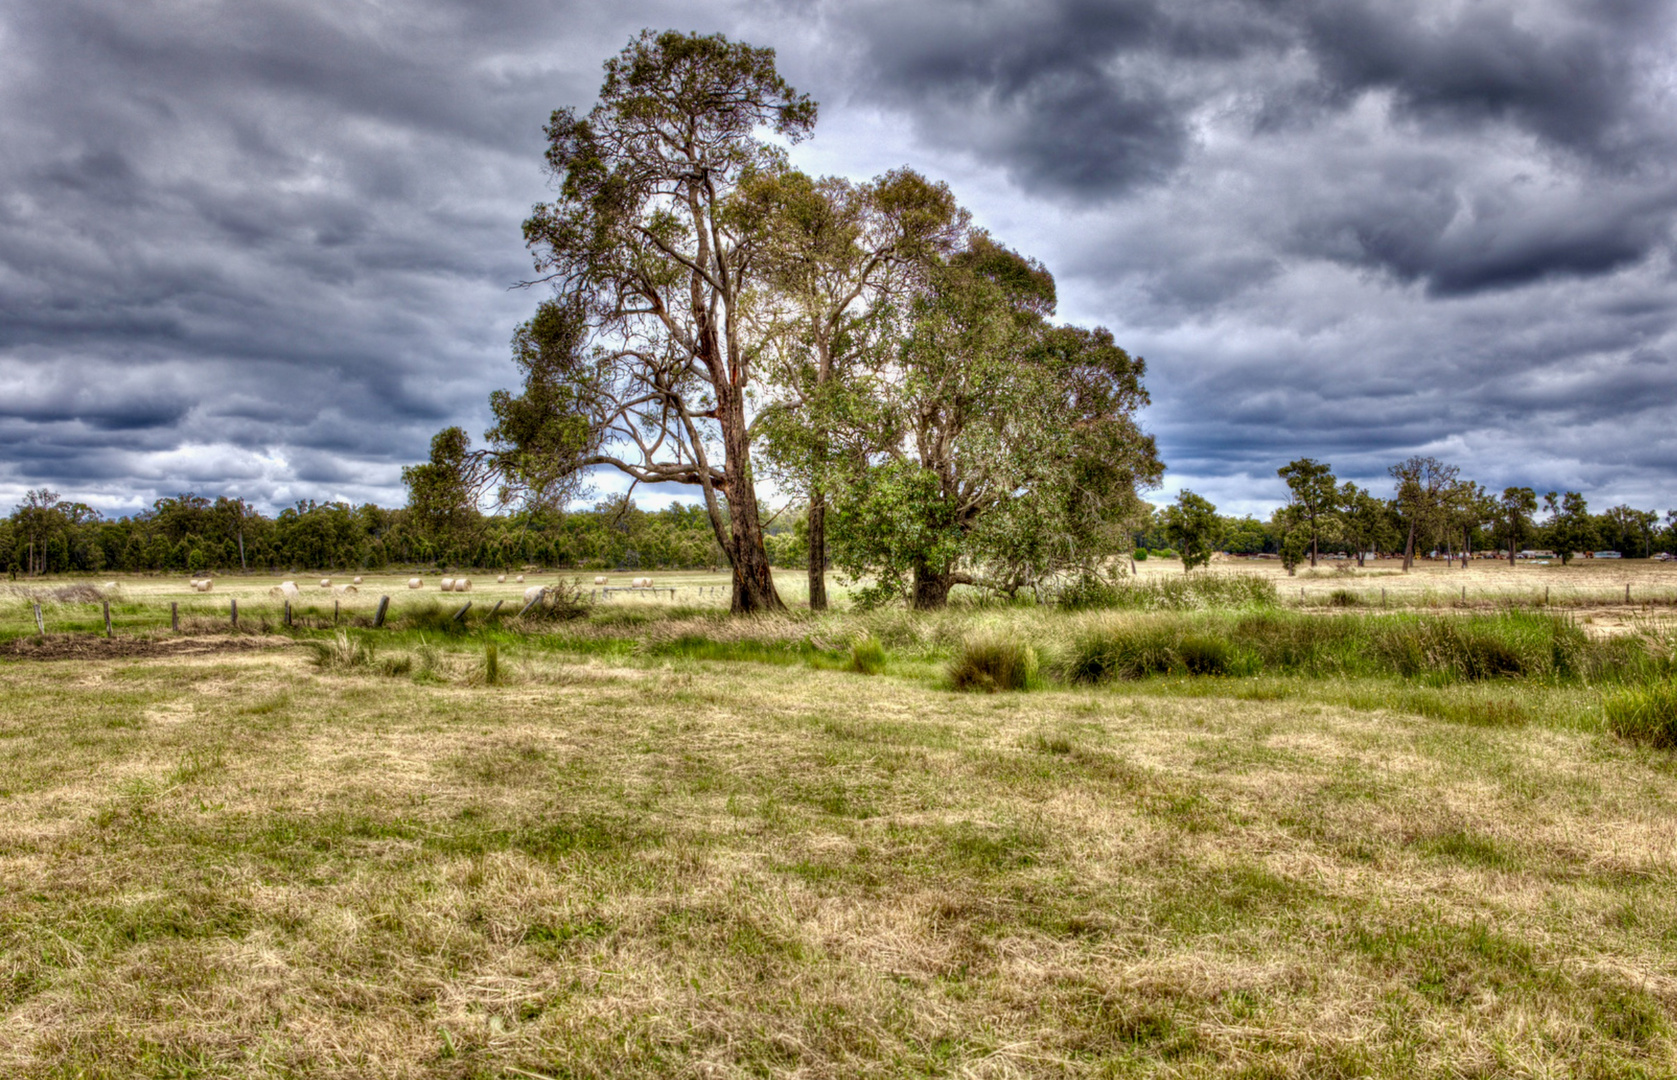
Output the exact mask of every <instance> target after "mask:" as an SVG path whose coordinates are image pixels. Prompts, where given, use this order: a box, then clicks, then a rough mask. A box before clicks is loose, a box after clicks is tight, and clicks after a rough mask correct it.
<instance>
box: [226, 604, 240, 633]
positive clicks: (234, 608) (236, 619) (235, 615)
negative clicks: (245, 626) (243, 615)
mask: <svg viewBox="0 0 1677 1080" xmlns="http://www.w3.org/2000/svg"><path fill="white" fill-rule="evenodd" d="M228 603H229V604H230V605H231V606H232V611H233V615H232V619H233V629H235V630H237V629H238V628H239V601H238V598H237V597H234V598H233V599H232V600H230V601H228Z"/></svg>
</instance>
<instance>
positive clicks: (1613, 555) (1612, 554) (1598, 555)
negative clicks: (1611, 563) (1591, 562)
mask: <svg viewBox="0 0 1677 1080" xmlns="http://www.w3.org/2000/svg"><path fill="white" fill-rule="evenodd" d="M1590 557H1591V558H1593V559H1622V558H1624V556H1623V555H1620V554H1619V553H1618V552H1617V551H1592V552H1590Z"/></svg>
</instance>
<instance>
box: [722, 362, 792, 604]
mask: <svg viewBox="0 0 1677 1080" xmlns="http://www.w3.org/2000/svg"><path fill="white" fill-rule="evenodd" d="M717 389H718V391H719V393H718V395H717V398H718V400H717V403H716V406H717V408H716V411H717V416H718V418H719V419H721V420H722V423H721V425H720V426H721V428H722V442H723V446H724V448H725V452H726V455H727V456H726V459H725V460H724V461H723V464H722V490H723V493H724V494H725V495H726V496H727V499H728V532H729V535H728V544H727V553H728V561H729V562H730V563H732V564H733V571H734V590H733V594H734V595H733V602H732V605H731V607H732V610H733V613H734V614H736V615H751V614H756V613H758V612H764V611H785V610H786V605H785V604H784V603H782V602H781V599H780V594H779V593H778V592H776V591H775V587H774V574H773V573H772V571H771V569H770V567H769V555H768V552H767V551H766V550H764V548H763V522H762V519H761V518H759V517H758V516H757V487H756V485H755V484H754V483H752V477H751V444H750V442H749V441H748V440H747V439H746V435H745V431H746V427H745V395H744V393H743V392H742V391H741V390H740V389H739V388H738V387H734V386H720V387H718V388H717Z"/></svg>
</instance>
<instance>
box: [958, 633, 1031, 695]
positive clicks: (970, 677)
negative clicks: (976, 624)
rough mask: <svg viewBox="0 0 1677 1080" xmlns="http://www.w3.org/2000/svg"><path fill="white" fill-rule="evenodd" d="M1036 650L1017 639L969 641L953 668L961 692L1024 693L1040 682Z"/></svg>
mask: <svg viewBox="0 0 1677 1080" xmlns="http://www.w3.org/2000/svg"><path fill="white" fill-rule="evenodd" d="M1036 675H1037V656H1036V650H1035V649H1033V648H1031V647H1030V646H1029V645H1026V644H1025V643H1024V642H1021V641H1017V640H1015V639H1013V638H1006V637H991V636H983V637H976V638H969V639H968V640H967V641H966V643H965V644H964V645H963V646H962V647H961V652H960V654H959V655H958V656H956V658H955V661H954V663H952V664H951V665H950V667H949V681H950V683H951V684H952V685H953V686H954V688H955V689H957V690H983V691H986V692H988V693H992V694H993V693H995V692H996V691H998V690H1024V689H1027V688H1029V686H1030V685H1031V684H1032V683H1034V682H1035V681H1036Z"/></svg>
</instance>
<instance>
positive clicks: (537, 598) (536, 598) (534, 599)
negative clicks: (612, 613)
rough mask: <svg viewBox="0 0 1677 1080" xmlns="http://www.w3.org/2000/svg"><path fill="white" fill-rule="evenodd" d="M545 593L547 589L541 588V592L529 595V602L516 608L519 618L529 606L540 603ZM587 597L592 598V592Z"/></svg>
mask: <svg viewBox="0 0 1677 1080" xmlns="http://www.w3.org/2000/svg"><path fill="white" fill-rule="evenodd" d="M546 595H547V590H546V589H543V590H542V591H541V592H539V593H537V594H536V595H535V596H532V597H531V598H530V602H529V603H527V604H525V605H524V606H523V607H521V608H519V609H518V614H519V617H520V618H522V617H523V616H524V613H525V612H526V611H529V610H530V609H531V608H533V607H535V606H536V605H537V604H539V603H541V602H542V597H544V596H546ZM589 598H590V599H592V598H593V594H592V593H590V594H589Z"/></svg>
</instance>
